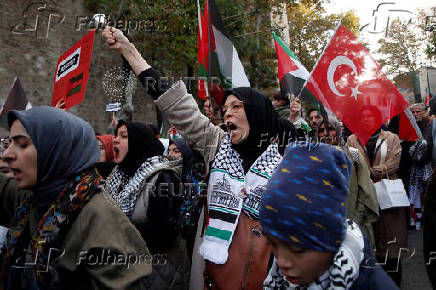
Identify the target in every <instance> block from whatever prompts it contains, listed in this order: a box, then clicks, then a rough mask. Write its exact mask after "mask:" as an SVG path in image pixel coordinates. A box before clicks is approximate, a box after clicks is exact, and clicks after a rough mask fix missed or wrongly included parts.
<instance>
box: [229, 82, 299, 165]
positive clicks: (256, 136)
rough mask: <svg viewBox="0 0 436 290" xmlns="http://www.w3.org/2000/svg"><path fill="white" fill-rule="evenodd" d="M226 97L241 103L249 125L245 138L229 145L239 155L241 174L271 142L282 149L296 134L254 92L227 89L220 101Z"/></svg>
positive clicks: (264, 97) (269, 103) (270, 105)
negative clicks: (276, 143)
mask: <svg viewBox="0 0 436 290" xmlns="http://www.w3.org/2000/svg"><path fill="white" fill-rule="evenodd" d="M230 95H234V96H236V97H237V98H238V99H239V100H241V101H242V102H243V103H244V110H245V115H246V116H247V120H248V125H249V126H250V132H249V134H248V138H247V139H246V140H245V141H244V142H243V143H242V144H233V148H235V150H236V151H237V152H238V153H239V155H240V156H241V159H242V166H243V167H244V171H245V172H247V171H248V170H249V169H250V166H251V165H252V164H253V163H254V161H256V159H257V158H258V157H259V156H260V155H261V154H262V153H263V152H264V151H265V150H266V149H267V148H268V146H269V145H270V144H271V140H274V139H275V138H276V137H279V138H278V143H279V146H280V148H281V149H283V150H284V147H285V146H286V145H287V144H288V140H289V137H295V136H296V134H297V133H296V131H295V127H294V126H293V125H292V123H291V122H289V121H288V120H285V119H281V118H280V117H279V116H278V115H277V112H276V111H275V109H274V107H273V105H272V103H271V101H270V99H269V98H268V97H267V96H266V95H264V94H263V93H261V92H259V91H258V90H256V89H253V88H249V87H240V88H234V89H232V90H228V91H226V94H225V97H224V102H225V101H226V99H227V97H228V96H230ZM282 141H283V142H282ZM282 143H283V144H282ZM282 152H283V151H282Z"/></svg>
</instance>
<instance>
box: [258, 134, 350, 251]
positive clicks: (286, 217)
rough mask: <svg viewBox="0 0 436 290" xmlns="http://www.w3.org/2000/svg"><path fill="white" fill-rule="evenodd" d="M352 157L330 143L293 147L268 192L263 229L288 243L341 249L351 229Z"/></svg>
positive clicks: (310, 247) (273, 177)
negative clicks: (348, 213) (348, 216)
mask: <svg viewBox="0 0 436 290" xmlns="http://www.w3.org/2000/svg"><path fill="white" fill-rule="evenodd" d="M350 173H351V162H350V160H349V159H348V157H347V156H346V154H345V153H344V152H343V151H342V150H341V149H339V148H338V147H335V146H330V145H327V144H322V143H320V144H308V143H304V142H303V143H298V144H296V145H294V146H292V147H291V146H289V147H288V148H287V150H286V153H285V157H284V159H283V161H282V162H281V163H280V165H279V166H278V168H277V170H276V171H275V173H274V175H273V176H272V178H271V179H270V181H269V182H268V185H267V189H266V190H265V191H264V195H263V196H262V203H261V207H260V222H261V225H262V230H263V231H264V232H266V233H268V234H270V235H272V236H274V237H277V238H279V239H281V240H283V241H284V242H287V243H290V244H294V245H296V246H300V247H303V248H307V249H313V250H316V251H328V252H336V251H337V250H338V249H339V246H340V245H341V242H342V240H343V236H344V231H345V218H346V210H347V197H348V187H349V181H350Z"/></svg>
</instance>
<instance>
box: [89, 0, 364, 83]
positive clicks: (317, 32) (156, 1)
mask: <svg viewBox="0 0 436 290" xmlns="http://www.w3.org/2000/svg"><path fill="white" fill-rule="evenodd" d="M283 3H284V5H285V8H286V11H287V14H288V19H289V24H290V39H291V43H290V48H291V49H292V50H293V51H294V52H295V53H296V56H297V57H298V58H299V59H300V60H301V61H302V63H303V64H304V65H305V66H306V67H307V69H308V70H310V69H311V68H312V67H313V65H314V63H315V61H316V59H317V58H318V57H319V54H320V53H321V52H322V49H323V48H324V46H325V45H326V44H327V41H328V39H329V38H330V37H331V35H332V32H333V30H334V28H335V27H336V26H337V24H338V23H339V20H340V19H343V24H345V25H346V26H347V27H348V28H350V29H351V30H352V31H353V32H354V33H356V34H357V33H358V27H359V20H358V18H357V17H356V16H355V15H354V13H353V12H347V13H345V14H340V15H325V12H324V10H323V8H322V5H321V1H319V0H289V1H280V0H245V1H242V0H216V4H217V6H218V8H219V10H220V13H221V17H222V20H223V23H224V26H225V27H226V29H227V31H228V34H229V36H230V38H231V40H232V41H233V44H234V45H235V47H236V49H237V51H238V53H239V57H240V59H241V61H242V63H243V65H244V68H245V71H246V73H247V76H248V78H249V80H250V83H251V86H252V87H256V88H258V89H259V90H266V91H268V90H270V89H272V88H278V83H277V68H276V64H275V63H276V57H275V49H274V46H273V42H272V39H271V30H274V31H276V32H278V34H279V35H280V32H281V29H280V27H277V26H272V25H271V13H281V11H278V9H277V7H282V6H281V5H283ZM200 4H201V6H202V10H203V9H204V7H203V6H204V0H200ZM85 5H86V6H87V7H88V9H90V10H91V11H93V12H94V13H104V14H106V15H108V14H109V15H111V17H112V20H118V19H122V20H124V21H128V20H132V21H135V20H136V21H145V22H146V23H147V25H146V28H147V29H142V30H133V31H130V32H129V34H128V37H129V38H130V40H131V41H132V42H133V43H134V44H135V46H136V47H137V48H138V50H139V51H140V52H141V54H142V55H143V56H144V57H145V59H147V61H148V62H149V63H151V64H152V65H153V66H155V67H157V68H158V69H159V70H161V71H162V72H163V73H164V74H165V75H167V76H173V77H177V76H193V75H196V71H197V66H198V64H197V35H198V34H197V29H198V16H197V0H130V1H125V0H124V1H123V0H122V1H115V0H85Z"/></svg>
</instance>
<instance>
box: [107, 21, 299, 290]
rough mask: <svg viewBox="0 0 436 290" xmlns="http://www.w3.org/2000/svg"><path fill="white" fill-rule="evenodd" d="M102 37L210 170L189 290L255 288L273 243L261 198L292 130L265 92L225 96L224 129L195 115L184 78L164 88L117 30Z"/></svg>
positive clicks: (109, 30) (247, 90) (231, 92)
mask: <svg viewBox="0 0 436 290" xmlns="http://www.w3.org/2000/svg"><path fill="white" fill-rule="evenodd" d="M103 37H105V38H106V40H107V43H108V45H109V48H110V49H114V50H116V51H118V52H120V53H121V54H122V55H123V56H124V58H125V59H126V60H127V61H128V62H129V64H130V66H131V67H132V69H133V70H134V71H135V73H136V74H137V75H138V77H139V80H140V81H141V82H142V83H143V85H144V86H145V87H146V88H147V91H148V94H150V95H151V96H152V97H153V98H154V99H155V100H156V101H155V104H156V105H157V106H158V108H159V109H160V111H161V112H162V113H163V115H165V116H166V117H167V118H168V121H169V122H170V123H171V124H174V125H175V126H176V129H177V131H178V132H179V133H180V134H181V135H182V136H183V137H184V138H185V140H186V141H187V142H188V143H189V144H192V145H193V147H194V149H197V150H198V151H199V152H200V153H201V154H202V155H203V157H204V160H205V164H206V167H207V168H206V171H207V173H209V174H210V177H209V180H208V183H209V184H208V193H207V195H208V216H207V218H208V224H207V226H206V225H205V224H203V219H201V220H200V222H199V226H198V230H197V236H196V245H195V247H194V254H193V265H192V271H191V283H190V288H191V289H202V288H204V287H207V288H213V289H260V288H261V287H262V283H263V280H264V279H265V277H266V274H267V265H268V260H269V258H270V247H269V246H268V245H267V243H266V239H265V237H264V236H263V235H262V233H261V231H260V224H259V217H258V214H259V212H258V211H259V202H260V199H261V196H262V192H263V188H264V186H265V184H266V183H267V181H268V179H269V178H270V176H271V174H272V172H273V171H274V170H275V168H276V166H277V165H278V163H279V162H280V160H281V158H282V157H281V155H280V153H279V149H284V147H285V145H286V144H287V143H288V142H289V140H292V139H290V138H292V137H296V133H295V132H296V131H295V128H294V127H293V125H292V124H291V123H290V122H289V121H288V120H284V119H280V118H279V117H278V115H277V113H276V112H275V110H274V107H273V106H272V103H271V101H270V100H269V99H268V98H267V97H266V96H265V95H264V94H262V93H260V92H259V91H257V90H255V89H252V88H235V89H232V90H229V91H226V93H225V96H224V103H223V106H222V114H223V120H224V123H225V126H226V128H227V132H225V131H223V130H222V129H221V128H219V127H217V126H214V125H213V124H211V122H210V121H209V119H208V118H207V117H206V116H204V115H202V114H201V113H200V111H199V109H198V105H197V103H196V102H195V99H194V98H193V97H192V95H190V94H188V93H187V90H186V87H185V84H184V83H183V82H178V83H176V84H174V85H173V86H172V87H171V88H168V86H165V82H162V81H161V80H160V78H159V73H158V72H157V71H156V70H155V69H154V68H152V67H151V66H150V65H148V64H147V62H146V61H145V60H144V59H143V58H142V56H141V55H140V54H139V52H138V51H137V50H136V48H135V47H134V45H133V44H131V43H130V42H129V40H128V39H127V38H126V37H125V36H124V35H123V34H122V32H121V31H120V30H117V29H115V28H111V27H106V28H105V30H104V32H103ZM150 80H151V81H152V82H150ZM277 137H278V138H277ZM275 139H277V140H278V141H277V142H281V143H280V145H281V146H282V147H280V148H279V145H278V144H277V143H275V142H274V140H275ZM204 228H205V230H204V231H203V229H204ZM198 253H199V254H200V256H199V254H198ZM203 275H204V276H203ZM203 277H205V279H203Z"/></svg>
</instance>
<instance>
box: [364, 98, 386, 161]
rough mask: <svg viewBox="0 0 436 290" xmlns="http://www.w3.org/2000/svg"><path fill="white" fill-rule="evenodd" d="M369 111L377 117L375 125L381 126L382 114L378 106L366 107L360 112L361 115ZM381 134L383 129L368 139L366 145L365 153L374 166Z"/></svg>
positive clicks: (379, 129)
mask: <svg viewBox="0 0 436 290" xmlns="http://www.w3.org/2000/svg"><path fill="white" fill-rule="evenodd" d="M365 110H368V111H370V112H371V113H372V114H373V115H374V117H375V119H376V120H375V124H380V122H381V119H382V117H381V113H380V110H379V109H378V108H377V107H376V106H372V105H366V106H364V107H363V108H362V110H361V111H360V114H362V112H363V111H365ZM363 125H364V126H365V124H363ZM380 132H381V128H378V129H377V130H376V131H375V132H374V133H373V134H372V136H371V137H370V138H369V139H368V142H367V143H366V145H365V151H366V154H367V155H368V158H369V161H370V164H371V166H372V163H373V162H374V159H375V155H376V152H375V149H376V145H377V139H378V136H379V135H380Z"/></svg>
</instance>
